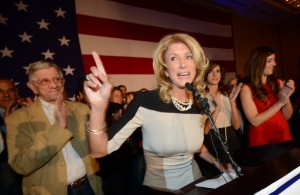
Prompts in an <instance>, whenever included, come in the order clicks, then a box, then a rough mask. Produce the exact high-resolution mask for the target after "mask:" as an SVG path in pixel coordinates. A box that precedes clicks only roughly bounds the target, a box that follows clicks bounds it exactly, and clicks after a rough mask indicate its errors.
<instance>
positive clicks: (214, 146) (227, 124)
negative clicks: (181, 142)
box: [204, 94, 240, 163]
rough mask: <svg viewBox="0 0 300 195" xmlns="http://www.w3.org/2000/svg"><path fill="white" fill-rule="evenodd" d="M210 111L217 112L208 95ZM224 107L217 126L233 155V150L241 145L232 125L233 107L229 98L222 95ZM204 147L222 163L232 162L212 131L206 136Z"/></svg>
mask: <svg viewBox="0 0 300 195" xmlns="http://www.w3.org/2000/svg"><path fill="white" fill-rule="evenodd" d="M206 97H207V98H208V103H209V108H210V111H211V112H213V111H214V110H215V105H214V104H213V101H212V97H211V96H209V95H207V96H206ZM221 101H222V107H221V111H220V112H219V114H218V117H217V118H216V121H214V122H215V124H216V127H217V128H218V131H219V133H220V134H221V135H222V137H223V142H224V143H225V145H226V146H227V147H228V150H229V152H230V153H231V154H232V152H233V150H236V149H239V148H240V143H239V140H238V137H237V134H236V132H235V131H236V130H234V128H233V127H232V125H231V107H230V102H229V99H228V97H227V96H225V95H223V94H221ZM204 145H205V146H206V147H207V149H208V150H209V152H210V153H211V154H212V155H214V156H215V157H216V158H218V159H219V160H220V161H221V162H222V163H228V162H230V160H229V159H228V157H227V155H226V154H225V152H224V151H223V149H222V145H221V143H220V141H219V140H218V138H217V137H216V136H215V135H214V132H213V130H212V129H211V130H210V131H209V133H208V134H207V135H204Z"/></svg>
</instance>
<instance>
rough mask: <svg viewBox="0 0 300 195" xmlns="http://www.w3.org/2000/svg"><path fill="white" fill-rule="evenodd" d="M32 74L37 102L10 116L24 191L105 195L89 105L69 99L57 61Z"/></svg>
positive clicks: (11, 147)
mask: <svg viewBox="0 0 300 195" xmlns="http://www.w3.org/2000/svg"><path fill="white" fill-rule="evenodd" d="M28 77H29V81H28V83H27V85H28V87H29V88H30V89H31V90H32V91H33V93H34V94H36V95H37V97H38V98H37V100H36V101H35V102H34V103H33V104H32V105H31V106H29V107H27V108H22V109H19V110H17V111H15V112H14V113H12V114H10V115H9V116H8V117H6V118H5V121H6V125H7V132H8V133H7V144H8V151H9V164H10V165H11V166H12V167H13V169H14V170H15V171H17V172H18V173H20V174H22V175H23V183H22V189H23V193H24V194H31V195H33V194H43V195H46V194H51V195H63V194H68V195H72V194H74V195H75V194H83V195H89V194H102V190H101V184H102V183H101V178H100V177H99V176H98V175H97V173H98V171H99V166H98V163H97V161H96V160H95V159H94V158H92V157H91V156H90V154H89V148H88V142H87V137H86V131H85V129H86V123H87V121H88V118H89V112H90V110H89V107H88V106H87V105H85V104H82V103H77V102H70V101H64V100H63V91H64V82H65V81H64V78H63V74H62V71H61V69H60V68H59V67H58V66H57V65H56V64H54V63H52V62H49V61H38V62H35V63H33V64H31V65H30V66H29V69H28Z"/></svg>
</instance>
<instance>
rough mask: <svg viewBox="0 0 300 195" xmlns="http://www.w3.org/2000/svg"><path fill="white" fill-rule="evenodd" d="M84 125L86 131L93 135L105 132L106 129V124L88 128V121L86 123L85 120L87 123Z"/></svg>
mask: <svg viewBox="0 0 300 195" xmlns="http://www.w3.org/2000/svg"><path fill="white" fill-rule="evenodd" d="M86 126H87V129H86V131H87V132H88V133H90V134H94V135H99V134H102V133H105V132H106V130H107V126H106V124H105V126H104V127H103V128H101V129H90V128H89V123H88V122H87V125H86Z"/></svg>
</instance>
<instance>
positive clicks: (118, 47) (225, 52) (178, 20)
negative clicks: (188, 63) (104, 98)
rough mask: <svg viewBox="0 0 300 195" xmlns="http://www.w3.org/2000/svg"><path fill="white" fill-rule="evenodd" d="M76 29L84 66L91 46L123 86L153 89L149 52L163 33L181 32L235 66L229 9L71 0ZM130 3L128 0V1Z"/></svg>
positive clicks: (167, 0)
mask: <svg viewBox="0 0 300 195" xmlns="http://www.w3.org/2000/svg"><path fill="white" fill-rule="evenodd" d="M75 2H76V13H77V24H78V35H79V41H80V47H81V52H82V55H83V62H84V66H85V71H86V72H89V67H90V66H92V65H94V62H93V59H92V56H91V52H92V51H97V52H98V53H99V55H100V56H101V59H102V61H103V63H104V66H105V69H106V71H107V73H108V74H109V76H110V79H111V81H112V83H113V84H114V85H119V84H124V85H126V86H127V88H128V90H129V91H136V90H139V89H141V88H147V89H153V88H155V87H156V82H155V78H154V74H153V68H152V54H153V50H154V48H155V47H156V45H157V42H158V41H159V40H160V39H161V38H162V37H163V36H164V35H166V34H169V33H174V32H187V33H189V34H191V35H192V36H194V37H195V38H196V39H197V40H198V41H199V42H200V44H201V45H202V47H203V49H204V51H205V54H206V55H207V57H208V58H209V59H213V60H217V61H219V62H220V63H222V64H223V65H224V66H225V69H226V72H227V73H228V74H229V75H231V74H234V72H235V60H234V51H233V39H232V31H231V30H232V29H231V17H230V15H226V14H221V13H217V12H212V11H210V10H206V9H201V10H200V9H199V8H197V7H194V6H189V5H186V4H182V3H179V2H178V1H174V0H163V1H157V0H152V1H149V2H148V1H143V3H145V4H147V5H144V4H140V2H141V1H138V0H136V1H132V0H131V1H129V0H119V2H118V1H108V0H88V1H86V0H76V1H75ZM129 3H130V4H129Z"/></svg>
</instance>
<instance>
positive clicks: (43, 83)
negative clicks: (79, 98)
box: [31, 77, 64, 86]
mask: <svg viewBox="0 0 300 195" xmlns="http://www.w3.org/2000/svg"><path fill="white" fill-rule="evenodd" d="M63 80H64V79H63V78H59V77H54V78H52V79H51V80H50V79H42V80H40V81H31V82H34V83H37V84H39V85H41V86H48V85H49V84H50V83H51V81H52V82H53V83H55V84H62V82H63Z"/></svg>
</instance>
